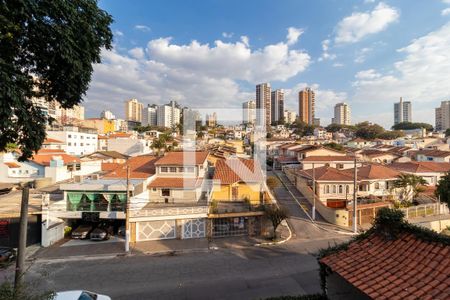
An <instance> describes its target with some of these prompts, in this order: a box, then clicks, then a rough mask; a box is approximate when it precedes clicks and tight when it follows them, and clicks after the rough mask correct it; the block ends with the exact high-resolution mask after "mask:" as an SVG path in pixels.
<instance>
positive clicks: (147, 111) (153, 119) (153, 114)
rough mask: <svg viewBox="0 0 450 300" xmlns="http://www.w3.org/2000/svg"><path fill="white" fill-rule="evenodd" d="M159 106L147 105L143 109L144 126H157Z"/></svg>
mask: <svg viewBox="0 0 450 300" xmlns="http://www.w3.org/2000/svg"><path fill="white" fill-rule="evenodd" d="M157 111H158V106H156V105H155V104H153V105H150V104H149V105H147V107H144V109H143V110H142V126H156V124H157Z"/></svg>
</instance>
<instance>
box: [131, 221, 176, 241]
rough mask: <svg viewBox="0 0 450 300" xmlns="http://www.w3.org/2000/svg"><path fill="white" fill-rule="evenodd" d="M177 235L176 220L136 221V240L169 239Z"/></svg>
mask: <svg viewBox="0 0 450 300" xmlns="http://www.w3.org/2000/svg"><path fill="white" fill-rule="evenodd" d="M175 237H176V226H175V220H161V221H148V222H138V223H136V240H137V241H151V240H167V239H174V238H175Z"/></svg>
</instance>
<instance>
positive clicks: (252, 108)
mask: <svg viewBox="0 0 450 300" xmlns="http://www.w3.org/2000/svg"><path fill="white" fill-rule="evenodd" d="M242 121H243V122H244V124H255V123H256V101H254V100H249V101H246V102H244V103H242Z"/></svg>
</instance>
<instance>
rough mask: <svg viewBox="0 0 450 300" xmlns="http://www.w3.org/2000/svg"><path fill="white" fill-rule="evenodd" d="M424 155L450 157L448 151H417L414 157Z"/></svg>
mask: <svg viewBox="0 0 450 300" xmlns="http://www.w3.org/2000/svg"><path fill="white" fill-rule="evenodd" d="M419 154H420V155H425V156H430V157H448V156H450V151H442V150H427V149H424V150H419V151H417V152H416V155H419Z"/></svg>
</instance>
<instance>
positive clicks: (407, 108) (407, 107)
mask: <svg viewBox="0 0 450 300" xmlns="http://www.w3.org/2000/svg"><path fill="white" fill-rule="evenodd" d="M402 122H412V113H411V102H410V101H403V98H402V97H400V102H397V103H394V125H395V124H398V123H402Z"/></svg>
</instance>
